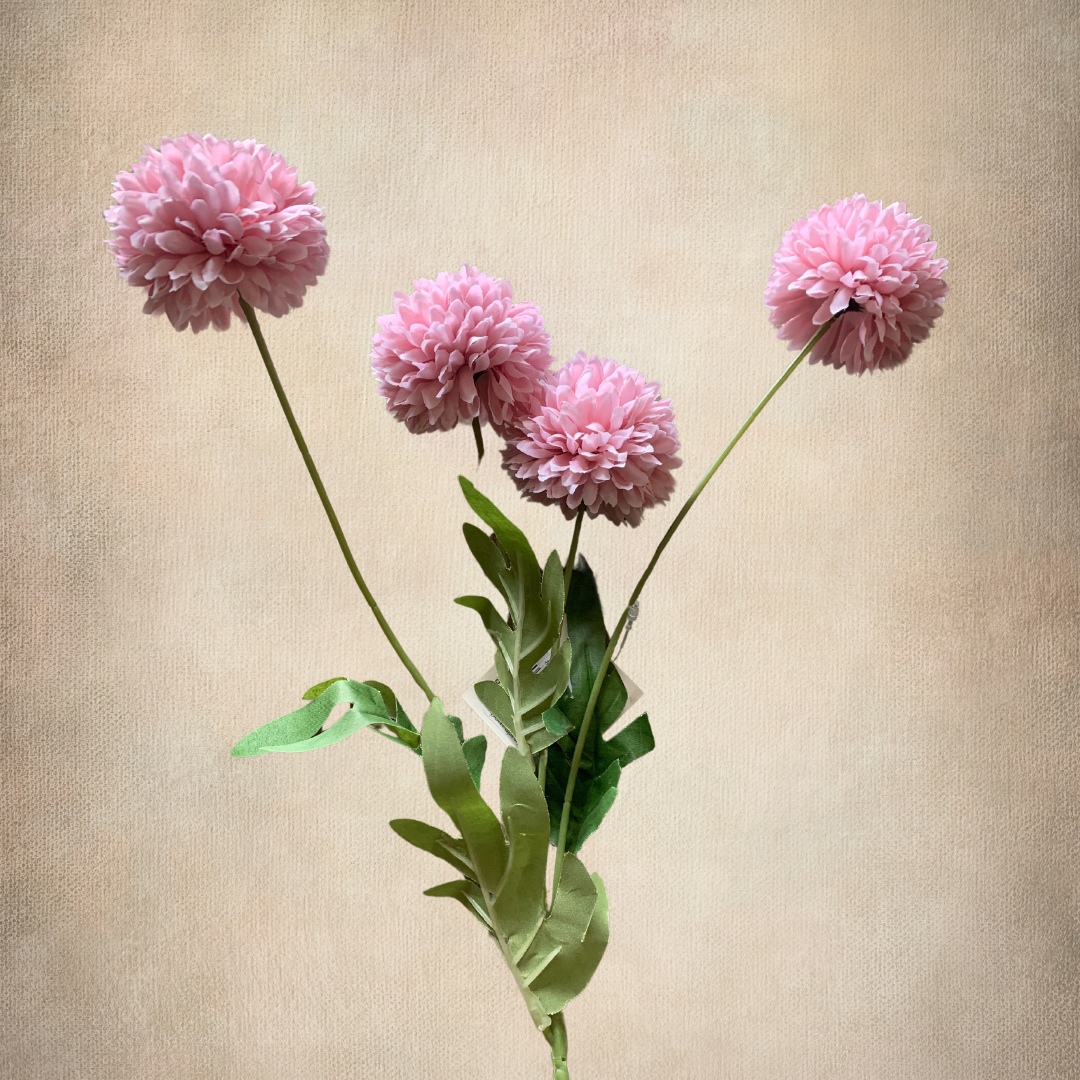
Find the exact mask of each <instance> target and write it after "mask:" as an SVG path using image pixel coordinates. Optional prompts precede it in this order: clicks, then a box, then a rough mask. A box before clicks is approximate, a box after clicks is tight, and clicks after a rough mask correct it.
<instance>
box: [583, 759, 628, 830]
mask: <svg viewBox="0 0 1080 1080" xmlns="http://www.w3.org/2000/svg"><path fill="white" fill-rule="evenodd" d="M621 773H622V768H621V766H620V764H619V762H618V761H613V762H612V763H611V764H610V765H609V766H608V767H607V768H606V769H605V770H604V771H603V773H601V775H600V776H598V777H597V778H596V779H595V780H594V781H593V782H592V783H591V784H590V785H589V798H588V801H587V802H586V803H585V810H584V813H583V814H582V818H581V825H580V826H579V827H578V834H577V836H576V837H575V842H576V850H580V849H581V845H582V844H584V843H585V841H586V840H588V839H589V837H590V836H592V834H593V833H594V832H596V830H597V829H598V828H599V827H600V822H601V821H603V820H604V815H605V814H607V812H608V811H609V810H610V809H611V807H612V805H613V804H614V802H615V796H616V795H618V794H619V776H620V774H621Z"/></svg>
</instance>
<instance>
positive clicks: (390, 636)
mask: <svg viewBox="0 0 1080 1080" xmlns="http://www.w3.org/2000/svg"><path fill="white" fill-rule="evenodd" d="M239 299H240V307H241V309H242V310H243V312H244V315H245V317H246V318H247V321H248V326H250V327H251V332H252V334H253V335H254V337H255V344H256V345H258V347H259V355H260V356H261V357H262V358H263V363H264V364H265V365H266V371H267V374H268V375H269V376H270V381H271V382H272V383H273V384H274V392H275V393H276V394H277V399H278V401H279V402H280V403H281V408H282V411H283V412H284V413H285V419H286V420H288V421H289V430H290V431H292V433H293V438H294V439H295V440H296V445H297V446H298V447H299V448H300V455H301V456H302V457H303V459H304V464H305V465H306V466H307V470H308V474H309V475H310V476H311V482H312V483H313V484H314V485H315V490H316V491H317V492H318V493H319V499H320V501H321V502H322V505H323V509H324V510H325V511H326V516H327V517H328V518H329V519H330V528H332V529H333V530H334V536H336V537H337V542H338V546H339V547H340V548H341V554H342V555H344V556H345V562H346V563H347V564H348V567H349V571H350V573H351V574H352V576H353V580H354V581H355V582H356V584H357V585H358V586H359V587H360V591H361V592H362V593H363V594H364V599H365V600H366V601H367V602H368V607H369V608H371V613H372V614H373V615H374V616H375V621H376V622H377V623H378V624H379V628H380V629H381V630H382V632H383V634H385V635H386V640H387V641H389V642H390V644H391V646H392V647H393V649H394V652H396V653H397V654H398V658H399V659H400V660H401V662H402V663H403V664H404V665H405V667H406V669H407V670H408V672H409V674H410V675H411V676H412V677H413V681H414V682H415V683H416V685H417V686H419V687H420V689H421V690H423V691H424V693H425V694H426V695H427V699H428V701H431V699H432V698H433V697H434V696H435V695H434V694H433V693H432V691H431V687H430V686H428V684H427V683H426V682H425V680H424V676H423V675H421V674H420V672H419V671H418V670H417V669H416V665H415V664H414V663H413V662H412V661H411V660H410V659H409V656H408V654H407V653H406V652H405V650H404V649H403V648H402V647H401V642H399V641H398V639H397V637H396V636H395V634H394V631H393V630H391V629H390V624H389V623H388V622H387V621H386V617H385V616H384V615H383V613H382V612H381V611H380V610H379V605H378V604H376V603H375V597H374V596H372V595H371V590H370V589H369V588H368V587H367V584H366V582H365V581H364V578H363V575H362V574H361V573H360V568H359V567H358V566H357V565H356V560H355V559H354V558H353V554H352V552H351V551H350V550H349V542H348V541H347V540H346V539H345V534H344V533H343V532H342V531H341V525H340V523H339V522H338V519H337V514H335V513H334V508H333V506H331V505H330V497H329V496H328V495H327V494H326V488H325V487H323V482H322V478H321V477H320V476H319V470H318V469H316V468H315V462H314V461H312V459H311V453H310V451H309V450H308V448H307V443H306V442H305V441H304V436H303V435H302V434H301V432H300V426H299V425H298V424H297V422H296V417H295V416H293V411H292V408H291V406H290V405H289V399H288V398H287V397H286V396H285V388H284V387H283V386H282V385H281V380H280V379H279V378H278V373H277V369H276V368H275V367H274V361H273V360H271V359H270V350H269V349H268V348H267V347H266V341H265V340H264V339H263V336H262V330H261V329H260V328H259V320H258V319H256V318H255V312H254V310H252V307H251V305H250V304H249V303H248V302H247V301H246V300H245V299H243V297H240V298H239Z"/></svg>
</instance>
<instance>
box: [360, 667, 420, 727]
mask: <svg viewBox="0 0 1080 1080" xmlns="http://www.w3.org/2000/svg"><path fill="white" fill-rule="evenodd" d="M364 684H365V685H366V686H372V687H374V688H375V689H376V690H378V691H379V693H380V694H382V698H383V702H384V703H385V705H386V711H387V712H388V713H389V714H390V715H391V716H392V717H394V719H395V720H396V721H397V722H398V723H399V724H400V725H401V726H402V727H406V728H408V729H409V730H410V731H416V728H414V727H413V725H412V721H411V720H410V719H409V718H408V717H407V716H406V715H405V710H404V709H403V708H402V707H401V702H400V701H398V699H397V695H396V694H395V693H394V691H393V690H391V689H390V687H389V686H387V685H386V684H385V683H381V682H376V681H375V680H374V679H365V680H364Z"/></svg>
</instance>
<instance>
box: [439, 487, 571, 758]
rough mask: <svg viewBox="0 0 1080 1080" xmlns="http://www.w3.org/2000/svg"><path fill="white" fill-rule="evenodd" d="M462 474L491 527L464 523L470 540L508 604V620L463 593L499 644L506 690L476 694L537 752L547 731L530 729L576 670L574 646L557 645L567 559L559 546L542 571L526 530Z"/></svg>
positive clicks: (522, 745) (520, 742)
mask: <svg viewBox="0 0 1080 1080" xmlns="http://www.w3.org/2000/svg"><path fill="white" fill-rule="evenodd" d="M458 479H459V481H460V483H461V489H462V491H463V492H464V494H465V498H466V500H467V501H468V503H469V505H470V506H471V507H472V509H473V510H474V511H476V513H477V514H478V515H479V517H480V518H481V519H482V520H483V521H484V522H485V524H487V525H488V526H489V527H490V528H491V529H492V532H493V535H492V536H488V535H486V534H485V533H483V532H482V531H481V530H480V529H478V528H477V527H476V526H475V525H470V524H468V523H466V524H465V525H464V526H463V530H464V534H465V540H466V542H467V543H468V545H469V550H470V551H471V552H472V553H473V556H474V557H475V558H476V561H477V562H478V563H479V564H480V568H481V569H482V570H483V572H484V574H485V576H486V577H487V578H488V580H489V581H490V582H491V583H492V584H493V585H494V586H495V588H496V589H498V591H499V593H500V594H501V595H502V597H503V599H504V600H505V601H506V605H507V608H508V609H509V615H508V616H507V617H506V618H505V619H504V618H503V617H502V615H500V614H499V612H498V611H497V610H496V609H495V606H494V604H492V603H491V602H490V601H489V600H486V599H484V598H483V597H478V596H463V597H459V598H458V601H457V602H458V603H459V604H461V605H463V606H464V607H470V608H472V609H473V610H474V611H476V612H477V613H478V614H479V615H480V617H481V619H482V620H483V622H484V627H485V629H486V630H487V631H488V634H489V635H490V637H491V639H492V641H494V643H495V646H496V650H497V651H496V653H495V667H496V670H497V672H498V676H499V687H501V692H500V689H499V687H495V686H493V684H489V683H482V684H477V686H476V687H475V689H476V694H477V697H478V698H480V701H481V702H482V703H483V705H484V706H485V708H487V709H488V710H489V711H490V712H491V713H492V715H494V716H495V717H496V718H497V719H498V720H499V722H500V723H501V724H503V726H504V727H506V729H507V730H508V731H511V732H513V733H514V738H515V739H516V741H517V746H518V749H519V750H521V751H522V752H524V751H526V750H529V751H535V745H534V743H538V742H539V743H544V742H545V740H544V736H543V735H540V736H539V737H538V738H537V739H534V740H532V741H529V740H528V738H527V735H526V731H527V729H530V728H532V729H533V730H539V727H540V725H539V721H540V717H541V715H542V713H543V712H544V710H545V709H547V708H549V707H550V706H552V705H553V704H554V703H555V702H556V701H557V700H558V699H559V697H560V695H561V694H562V692H563V690H564V688H565V687H566V684H567V680H568V679H569V677H570V660H571V646H570V644H569V643H568V642H567V643H564V644H563V645H562V646H561V647H560V645H559V637H560V634H561V631H562V621H563V602H564V599H565V598H564V595H563V573H562V566H561V564H560V562H559V557H558V554H557V553H556V552H554V551H553V552H552V553H551V555H550V556H549V557H548V560H547V563H546V564H545V567H544V570H543V572H541V570H540V564H539V563H538V562H537V559H536V555H535V553H534V552H533V550H532V548H531V547H530V546H529V542H528V540H527V539H526V538H525V534H524V533H523V532H521V530H520V529H518V528H517V526H516V525H514V524H513V523H512V522H511V521H510V520H509V519H508V518H506V516H505V515H503V514H502V513H501V511H499V509H498V508H497V507H496V506H495V504H494V503H492V502H491V501H490V500H489V499H487V498H485V497H484V496H483V495H481V494H480V492H478V491H477V490H476V488H475V487H473V485H472V484H470V483H469V481H468V480H466V479H465V478H464V477H459V478H458ZM481 687H485V689H481ZM485 695H487V697H485ZM504 697H505V701H504ZM489 698H490V701H489V700H488V699H489ZM545 745H546V743H545Z"/></svg>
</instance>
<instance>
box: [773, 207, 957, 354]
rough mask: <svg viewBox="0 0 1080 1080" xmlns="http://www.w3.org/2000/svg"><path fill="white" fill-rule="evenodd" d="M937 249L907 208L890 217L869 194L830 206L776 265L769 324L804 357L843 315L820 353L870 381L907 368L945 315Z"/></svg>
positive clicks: (801, 229) (809, 220) (796, 230)
mask: <svg viewBox="0 0 1080 1080" xmlns="http://www.w3.org/2000/svg"><path fill="white" fill-rule="evenodd" d="M936 248H937V244H935V243H933V242H932V241H931V240H930V226H929V225H921V224H920V223H919V221H918V219H917V218H915V217H913V216H912V215H911V214H909V213H908V212H907V210H906V208H905V206H904V204H903V203H893V204H892V205H891V206H887V207H885V209H884V210H883V209H882V208H881V203H880V202H867V201H866V196H865V195H854V196H852V197H851V198H850V199H841V200H840V201H839V202H837V203H835V204H834V205H832V206H828V205H826V206H822V208H821V209H820V210H815V211H813V212H812V213H810V214H808V215H807V216H806V217H805V218H801V219H800V220H799V221H796V222H795V224H794V225H793V226H792V227H791V229H790V230H789V231H788V232H787V233H785V234H784V240H783V243H782V244H781V245H780V250H779V251H778V252H777V253H776V254H775V255H774V256H773V260H772V263H773V270H772V273H771V274H770V275H769V284H768V288H766V290H765V303H766V305H767V306H768V307H769V308H770V314H769V321H770V322H771V323H773V325H775V326H779V327H780V334H779V336H780V338H781V339H783V340H787V341H789V342H790V344H789V345H788V348H789V349H792V350H796V349H802V348H803V347H804V346H805V345H806V344H807V342H809V340H810V339H811V338H812V337H813V336H814V334H815V333H816V332H817V330H818V328H819V327H820V326H821V325H822V324H823V323H826V322H828V321H829V319H831V318H832V317H833V316H834V315H836V314H837V313H838V312H843V314H842V315H841V316H840V318H838V319H837V320H836V322H835V323H834V324H833V325H832V326H831V327H830V328H829V329H828V330H827V331H826V332H825V334H824V335H823V337H822V338H821V340H820V341H819V342H818V343H817V344H816V345H815V346H814V348H813V350H812V352H811V353H810V363H814V362H815V361H817V360H820V361H821V362H822V363H823V364H832V365H833V367H838V368H839V367H846V368H847V370H848V371H849V372H852V373H855V374H862V372H864V371H873V370H874V369H875V368H890V367H894V366H895V365H896V364H899V363H900V362H901V361H902V360H905V359H907V356H908V354H909V353H910V352H911V347H912V345H914V344H915V342H917V341H922V340H923V339H924V338H925V337H926V336H927V335H928V334H929V333H930V327H931V325H932V324H933V322H934V320H935V319H936V318H937V317H938V316H939V315H940V314H941V300H942V299H943V298H944V296H945V294H946V293H947V292H948V291H949V288H948V286H947V285H946V284H945V282H944V281H942V280H941V275H942V273H943V272H944V270H945V267H946V266H947V265H948V263H947V261H946V260H945V259H935V258H932V256H933V254H934V251H935V250H936Z"/></svg>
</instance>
